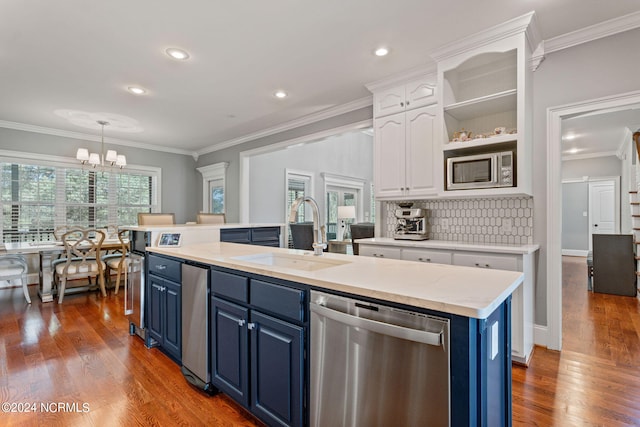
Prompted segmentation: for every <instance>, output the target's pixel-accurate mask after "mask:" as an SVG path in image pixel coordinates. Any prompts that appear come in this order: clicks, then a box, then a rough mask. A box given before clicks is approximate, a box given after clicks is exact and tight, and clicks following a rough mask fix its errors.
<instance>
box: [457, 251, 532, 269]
mask: <svg viewBox="0 0 640 427" xmlns="http://www.w3.org/2000/svg"><path fill="white" fill-rule="evenodd" d="M453 263H454V264H455V265H464V266H467V267H479V268H490V269H494V270H509V271H521V270H520V269H519V268H518V255H509V254H491V255H486V254H483V253H457V252H456V253H454V254H453Z"/></svg>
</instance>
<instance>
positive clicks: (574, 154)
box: [562, 105, 640, 160]
mask: <svg viewBox="0 0 640 427" xmlns="http://www.w3.org/2000/svg"><path fill="white" fill-rule="evenodd" d="M637 130H640V105H636V106H633V107H631V108H624V109H619V108H618V109H612V110H606V111H595V112H589V113H585V114H580V115H578V116H576V117H572V118H568V119H565V120H563V121H562V155H563V158H565V159H567V160H570V159H575V158H584V157H596V156H602V155H612V153H616V152H618V151H621V150H622V148H623V145H624V143H625V142H629V141H630V140H631V138H630V134H632V133H633V132H635V131H637Z"/></svg>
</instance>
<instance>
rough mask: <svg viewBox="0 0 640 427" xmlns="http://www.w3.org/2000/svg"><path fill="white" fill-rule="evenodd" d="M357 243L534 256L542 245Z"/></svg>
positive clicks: (389, 240)
mask: <svg viewBox="0 0 640 427" xmlns="http://www.w3.org/2000/svg"><path fill="white" fill-rule="evenodd" d="M355 242H356V243H361V244H369V245H384V246H401V247H406V248H421V249H448V250H458V251H475V252H494V253H505V254H523V255H525V254H532V253H534V252H536V251H537V250H539V249H540V245H508V244H499V243H469V242H454V241H448V240H396V239H393V238H390V237H372V238H368V239H357V240H355Z"/></svg>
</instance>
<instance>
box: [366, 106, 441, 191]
mask: <svg viewBox="0 0 640 427" xmlns="http://www.w3.org/2000/svg"><path fill="white" fill-rule="evenodd" d="M437 114H438V109H437V106H436V105H430V106H427V107H421V108H416V109H414V110H409V111H407V112H404V113H397V114H393V115H391V116H385V117H381V118H376V119H374V189H375V193H376V197H377V198H379V199H385V198H386V199H402V198H416V197H423V196H433V195H434V194H436V193H437V192H438V188H437V186H436V180H435V170H434V167H433V158H434V150H435V145H434V144H435V129H436V115H437Z"/></svg>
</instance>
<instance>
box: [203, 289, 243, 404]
mask: <svg viewBox="0 0 640 427" xmlns="http://www.w3.org/2000/svg"><path fill="white" fill-rule="evenodd" d="M248 320H249V314H248V309H246V308H244V307H241V306H239V305H236V304H233V303H230V302H228V301H225V300H223V299H220V298H217V297H212V298H211V324H210V325H211V343H210V345H211V348H210V354H211V378H212V380H211V381H212V383H213V385H215V386H216V387H218V388H219V389H220V390H222V391H224V392H225V393H227V394H228V395H229V396H231V397H232V398H233V399H234V400H235V401H237V402H238V403H240V404H242V405H244V406H245V407H249V356H248V351H249V346H248V331H247V323H248Z"/></svg>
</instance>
